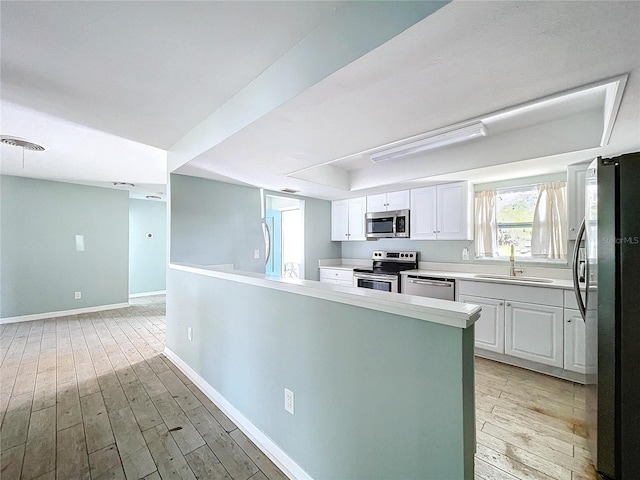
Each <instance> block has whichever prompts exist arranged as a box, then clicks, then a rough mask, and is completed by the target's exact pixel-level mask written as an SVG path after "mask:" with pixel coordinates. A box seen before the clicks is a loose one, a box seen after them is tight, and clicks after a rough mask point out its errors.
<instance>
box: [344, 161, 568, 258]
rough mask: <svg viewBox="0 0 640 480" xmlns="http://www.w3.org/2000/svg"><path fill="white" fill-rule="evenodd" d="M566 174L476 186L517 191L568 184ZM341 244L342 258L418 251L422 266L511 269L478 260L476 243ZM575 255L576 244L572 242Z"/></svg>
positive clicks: (398, 241)
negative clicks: (464, 254)
mask: <svg viewBox="0 0 640 480" xmlns="http://www.w3.org/2000/svg"><path fill="white" fill-rule="evenodd" d="M566 179H567V175H566V173H556V174H550V175H540V176H536V177H527V178H518V179H514V180H504V181H500V182H491V183H483V184H480V183H479V184H476V185H474V190H475V191H476V192H479V191H482V190H489V189H495V188H507V187H517V186H522V185H532V184H535V183H543V182H556V181H560V180H566ZM340 243H342V258H356V259H369V258H371V254H372V253H373V251H374V250H410V251H412V250H415V251H417V252H419V254H418V258H419V260H420V261H421V262H444V263H475V264H485V265H499V264H501V263H503V264H505V265H508V263H509V262H506V261H500V260H476V259H475V244H474V242H473V240H471V241H468V240H405V239H400V238H383V239H380V240H376V241H362V242H340ZM569 246H570V248H569V251H572V248H573V242H569ZM464 248H468V249H469V260H468V261H467V260H462V250H463V249H464ZM526 264H527V265H530V266H536V267H549V268H569V265H567V264H566V263H564V264H563V263H546V262H530V261H527V262H526Z"/></svg>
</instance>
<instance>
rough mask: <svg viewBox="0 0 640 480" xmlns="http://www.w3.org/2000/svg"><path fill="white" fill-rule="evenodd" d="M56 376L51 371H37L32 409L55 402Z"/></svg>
mask: <svg viewBox="0 0 640 480" xmlns="http://www.w3.org/2000/svg"><path fill="white" fill-rule="evenodd" d="M57 392H58V390H57V386H56V376H55V374H52V373H51V372H42V373H38V375H37V376H36V388H35V391H34V394H33V405H32V407H31V408H32V410H33V411H35V410H41V409H43V408H47V407H52V406H54V405H55V404H56V397H57Z"/></svg>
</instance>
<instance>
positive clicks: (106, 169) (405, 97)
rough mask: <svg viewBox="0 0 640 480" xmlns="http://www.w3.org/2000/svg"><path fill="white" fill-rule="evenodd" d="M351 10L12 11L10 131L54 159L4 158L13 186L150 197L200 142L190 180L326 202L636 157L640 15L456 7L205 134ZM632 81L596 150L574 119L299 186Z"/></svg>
mask: <svg viewBox="0 0 640 480" xmlns="http://www.w3.org/2000/svg"><path fill="white" fill-rule="evenodd" d="M344 3H345V2H6V1H3V2H2V3H1V8H2V12H1V13H2V15H1V21H2V33H1V35H2V70H1V75H2V127H1V130H2V133H3V134H9V135H15V136H19V137H24V138H28V139H30V140H32V141H36V142H41V143H45V144H48V145H49V146H50V147H51V149H50V150H49V151H47V152H43V153H35V152H27V161H26V162H25V163H26V165H25V169H24V170H22V169H21V165H22V162H21V152H16V149H11V147H5V146H3V147H2V157H3V159H2V173H8V174H13V175H24V176H33V177H36V178H51V179H57V180H67V181H75V182H79V183H90V184H102V185H104V186H107V185H109V184H110V182H113V181H129V182H132V183H139V184H140V185H141V186H142V187H143V188H141V190H140V192H141V193H144V192H145V191H146V192H149V193H157V191H162V190H163V189H164V186H163V185H162V184H163V183H164V182H163V181H162V179H163V178H165V175H166V173H165V172H166V151H165V150H171V147H172V146H173V145H174V144H176V142H178V141H179V140H180V139H182V138H183V137H184V136H185V135H186V134H188V133H189V134H190V135H192V136H194V137H197V136H198V135H200V136H201V137H203V138H201V139H200V140H201V144H203V145H208V148H206V149H205V150H203V151H202V152H201V154H200V155H197V156H196V158H194V159H193V160H192V161H191V162H189V163H188V164H186V165H184V166H183V167H181V168H180V169H178V171H179V172H181V173H187V174H194V175H201V176H206V177H209V178H218V179H224V180H226V181H234V182H239V183H248V184H252V185H257V186H260V187H265V188H269V189H274V190H277V189H280V188H285V187H288V188H294V189H298V190H300V191H301V193H302V194H305V195H309V196H317V197H320V198H329V199H331V198H341V197H348V196H356V195H361V194H365V193H369V192H374V191H380V190H382V189H385V188H404V187H406V186H414V185H418V184H424V183H428V182H432V181H443V180H449V179H459V178H469V179H472V180H476V181H487V180H490V179H498V178H504V177H505V176H510V177H516V176H525V175H533V174H540V173H548V172H552V171H560V170H561V169H562V168H563V167H564V166H565V165H566V164H568V163H574V162H577V161H581V160H586V159H588V158H591V157H594V156H596V155H598V154H602V155H611V154H617V153H623V152H628V151H634V150H639V149H640V48H639V45H640V29H639V28H638V25H639V24H640V2H634V1H632V2H535V1H531V2H524V1H523V2H490V1H483V2H453V3H451V4H448V5H446V6H444V7H442V8H441V9H440V10H438V11H436V12H435V13H433V14H431V15H430V16H428V17H427V18H425V19H424V20H422V21H420V22H419V23H417V24H416V25H414V26H413V27H410V28H408V29H407V30H406V31H404V32H403V33H401V34H400V35H398V36H396V37H394V38H392V39H391V40H389V41H388V42H386V43H384V44H383V45H381V46H379V47H378V48H374V49H373V50H371V51H370V52H369V53H366V54H365V55H362V56H361V57H360V58H358V59H356V60H355V61H352V62H351V63H349V64H348V65H346V66H344V67H343V68H340V69H339V70H337V71H336V72H335V73H333V74H331V75H329V76H328V77H326V78H324V79H322V80H320V81H318V82H316V83H315V84H313V85H312V86H310V87H309V88H307V89H306V90H304V91H303V92H302V93H299V94H297V95H295V96H294V97H293V98H291V99H290V100H288V101H286V102H284V103H282V104H281V105H279V106H276V107H275V108H273V109H271V110H270V111H268V112H267V113H265V114H261V115H259V116H256V119H254V120H253V121H251V122H248V124H247V125H246V126H244V127H243V128H241V129H239V130H238V131H236V132H230V133H229V134H228V135H226V136H224V137H223V138H221V139H216V140H215V141H213V140H211V139H208V138H206V135H207V132H206V131H205V130H204V129H199V128H198V126H201V125H202V124H201V122H203V121H204V120H205V119H206V118H207V117H208V116H209V115H211V114H213V113H215V112H221V111H222V110H223V108H224V106H225V104H226V103H228V102H229V100H230V99H231V98H233V97H234V96H237V95H238V93H239V92H242V91H243V90H244V91H245V92H246V87H247V86H248V85H249V84H250V83H251V82H252V81H254V80H255V79H256V78H258V77H259V76H260V74H261V73H262V72H264V71H265V70H266V69H267V68H268V67H270V66H272V65H275V64H277V63H278V62H279V61H281V60H282V58H283V56H284V55H285V54H286V53H287V52H289V51H291V49H293V48H294V47H295V46H296V45H299V44H300V42H301V41H302V40H303V39H304V38H307V37H308V36H309V35H310V34H312V33H313V32H314V31H315V32H317V31H318V29H319V27H320V26H321V25H323V24H326V22H328V21H329V20H330V19H331V18H332V15H333V16H335V15H337V13H336V12H338V13H339V12H340V9H341V8H342V6H343V5H344ZM151 7H152V8H151ZM363 21H366V20H365V19H363ZM365 27H366V24H365ZM296 73H298V74H299V75H300V76H304V74H305V72H296ZM625 73H628V74H629V77H628V81H627V84H626V87H625V90H624V95H623V97H622V103H621V104H620V109H619V112H618V116H617V118H616V119H615V124H614V127H613V131H612V134H611V138H610V141H609V144H608V145H604V146H602V147H598V146H597V144H594V143H593V142H591V143H590V142H589V139H590V137H592V136H593V137H594V140H599V139H598V138H595V137H597V132H595V131H594V132H593V133H590V130H589V129H586V128H576V127H577V126H578V125H581V124H580V123H578V122H577V121H575V122H569V123H570V125H569V126H568V127H567V129H566V130H563V133H562V134H558V136H560V137H562V138H564V139H565V140H567V142H565V143H566V144H567V145H573V146H572V147H570V148H569V147H565V146H562V145H560V144H558V146H554V145H555V144H553V142H551V141H550V140H551V139H550V136H549V135H548V133H549V130H548V129H547V130H546V131H545V130H544V129H539V130H537V131H536V130H532V131H530V132H524V131H522V129H512V130H514V131H515V132H516V133H514V134H512V135H511V136H510V137H509V139H508V143H500V142H496V141H487V142H486V143H483V144H481V143H477V144H475V145H474V146H473V148H471V145H469V146H467V147H466V148H464V147H462V146H460V147H452V148H447V149H441V150H438V151H437V155H433V156H425V157H424V158H423V157H416V158H413V159H409V161H408V162H407V163H406V164H405V165H404V166H397V165H392V164H387V165H385V164H378V165H374V164H370V165H369V164H368V163H367V162H366V161H362V159H360V160H359V161H358V162H355V163H354V162H351V163H349V162H343V164H340V163H339V162H336V163H335V164H334V165H333V167H335V168H338V169H340V170H341V172H338V173H340V175H342V171H345V172H347V174H348V176H347V177H346V178H347V183H346V185H343V188H338V187H336V186H333V187H331V186H326V185H323V184H322V183H317V180H318V179H314V180H315V181H309V180H302V179H300V178H293V177H292V176H289V174H292V173H294V172H298V171H300V170H303V169H307V168H310V167H313V166H316V165H321V164H325V163H327V162H331V161H334V160H336V159H340V158H342V157H347V156H350V155H354V154H357V153H358V152H363V151H367V150H370V149H372V148H375V147H379V146H381V145H385V144H388V143H392V142H395V141H398V140H401V139H404V138H408V137H411V136H414V135H419V134H423V133H425V132H429V131H432V130H437V129H440V128H443V127H446V126H448V125H454V124H457V123H460V122H464V121H466V120H469V119H473V118H479V117H483V116H486V115H488V114H491V113H492V112H497V111H501V110H503V109H506V108H509V107H511V106H514V105H518V104H522V103H525V102H531V101H533V100H536V99H539V98H542V97H546V96H549V95H554V94H556V93H558V92H562V91H566V90H570V89H574V88H577V87H580V86H584V85H589V84H592V83H594V82H598V81H600V80H603V79H607V78H610V77H613V76H616V75H621V74H625ZM249 108H252V106H251V105H247V109H249ZM567 115H569V112H568V111H567ZM514 125H515V121H514ZM571 125H573V127H571ZM533 127H535V125H534V126H533ZM572 128H573V130H572ZM536 132H537V133H536ZM557 132H559V130H558V131H556V133H557ZM518 135H519V136H518ZM581 137H589V138H584V139H581ZM78 139H81V140H80V141H78ZM578 140H580V141H578ZM582 140H585V141H582ZM207 142H209V143H208V144H207ZM563 145H564V144H563ZM594 145H596V146H595V147H594ZM541 146H546V148H541ZM507 147H508V148H507ZM566 148H569V149H568V150H567V149H566ZM554 149H555V150H554ZM563 149H564V150H563ZM572 150H573V151H572ZM36 155H38V156H40V157H36ZM7 159H9V160H7ZM47 162H48V163H47ZM504 163H510V165H509V167H508V168H505V167H504V166H501V165H500V164H504ZM340 175H338V176H340ZM318 177H319V175H318ZM101 182H102V183H101ZM325 183H326V182H325Z"/></svg>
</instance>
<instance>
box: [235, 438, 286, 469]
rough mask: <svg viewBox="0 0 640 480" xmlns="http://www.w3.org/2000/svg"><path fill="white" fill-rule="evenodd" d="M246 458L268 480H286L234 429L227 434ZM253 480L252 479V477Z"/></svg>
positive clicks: (252, 444) (263, 455)
mask: <svg viewBox="0 0 640 480" xmlns="http://www.w3.org/2000/svg"><path fill="white" fill-rule="evenodd" d="M229 435H230V436H231V438H233V440H234V441H235V442H236V443H237V444H238V445H239V446H240V448H242V450H244V452H245V453H246V454H247V455H248V457H249V458H250V459H251V460H252V461H253V463H255V464H256V466H257V467H258V468H259V469H260V470H261V471H262V472H263V473H264V474H265V475H266V477H267V479H268V480H287V477H286V476H285V475H284V474H283V473H282V472H281V471H280V470H279V469H278V468H277V467H276V466H275V465H274V464H273V462H272V461H271V460H269V458H267V457H266V456H265V454H264V453H262V452H261V451H260V450H259V449H258V447H256V446H255V444H254V443H253V442H252V441H251V440H249V438H247V436H246V435H245V434H244V433H242V431H240V429H239V428H236V429H235V430H233V431H232V432H231V433H229ZM252 478H253V477H252Z"/></svg>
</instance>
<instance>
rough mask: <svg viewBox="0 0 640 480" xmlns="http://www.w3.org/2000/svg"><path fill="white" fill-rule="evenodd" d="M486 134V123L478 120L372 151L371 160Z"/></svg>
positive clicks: (376, 160)
mask: <svg viewBox="0 0 640 480" xmlns="http://www.w3.org/2000/svg"><path fill="white" fill-rule="evenodd" d="M486 134H487V131H486V129H485V127H484V124H483V123H482V122H477V123H473V124H471V125H467V126H466V127H461V128H456V129H454V130H449V131H448V132H444V133H438V134H436V135H431V136H430V137H426V138H422V139H420V140H416V141H415V142H410V143H407V144H404V145H400V146H399V147H393V148H387V149H385V150H381V151H379V152H375V153H372V154H371V161H372V162H373V163H379V162H384V161H386V160H392V159H394V158H401V157H404V156H406V155H412V154H414V153H418V152H424V151H427V150H433V149H435V148H440V147H444V146H447V145H453V144H456V143H461V142H466V141H467V140H471V139H472V138H476V137H484V136H485V135H486Z"/></svg>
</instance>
